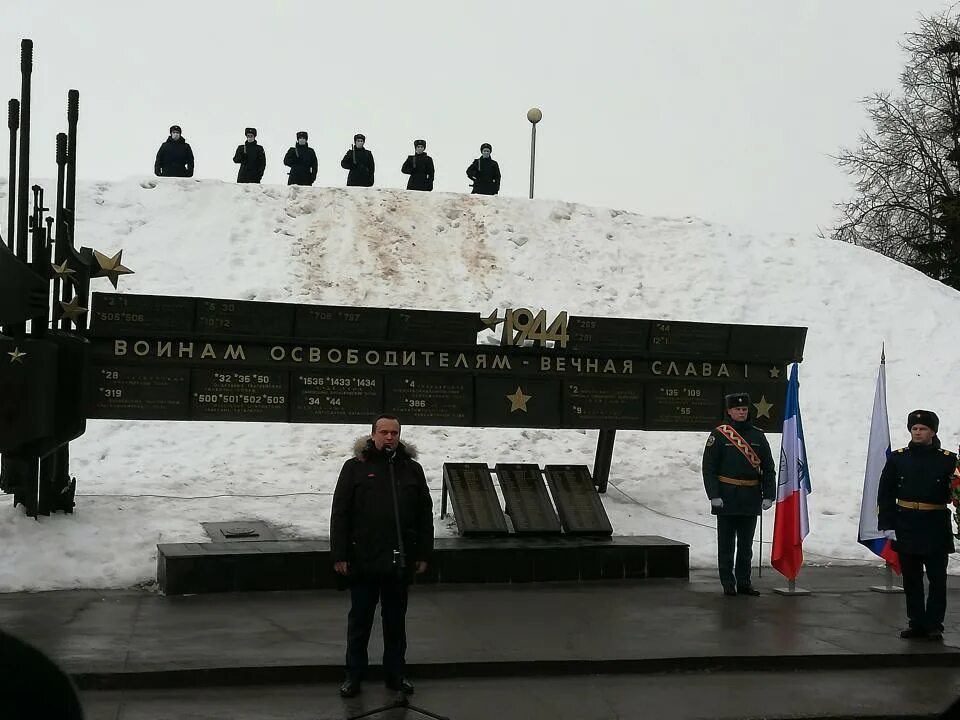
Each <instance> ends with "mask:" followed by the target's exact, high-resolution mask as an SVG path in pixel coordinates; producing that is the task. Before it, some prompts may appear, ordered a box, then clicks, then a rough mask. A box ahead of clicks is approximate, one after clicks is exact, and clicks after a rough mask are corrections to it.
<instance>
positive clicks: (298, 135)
mask: <svg viewBox="0 0 960 720" xmlns="http://www.w3.org/2000/svg"><path fill="white" fill-rule="evenodd" d="M308 137H309V136H308V135H307V131H306V130H301V131H300V132H298V133H297V140H299V139H300V138H303V139H304V140H306V139H307V138H308Z"/></svg>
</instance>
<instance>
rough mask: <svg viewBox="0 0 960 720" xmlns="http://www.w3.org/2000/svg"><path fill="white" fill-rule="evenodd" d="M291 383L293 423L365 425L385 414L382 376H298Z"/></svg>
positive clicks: (319, 374)
mask: <svg viewBox="0 0 960 720" xmlns="http://www.w3.org/2000/svg"><path fill="white" fill-rule="evenodd" d="M290 383H291V386H290V395H291V406H290V419H291V420H292V421H293V422H337V423H350V422H360V421H364V422H365V421H369V420H370V419H371V418H373V417H376V416H377V415H378V414H380V413H381V412H383V376H382V375H373V374H369V373H346V372H344V373H339V372H330V373H306V372H295V373H292V374H291V378H290Z"/></svg>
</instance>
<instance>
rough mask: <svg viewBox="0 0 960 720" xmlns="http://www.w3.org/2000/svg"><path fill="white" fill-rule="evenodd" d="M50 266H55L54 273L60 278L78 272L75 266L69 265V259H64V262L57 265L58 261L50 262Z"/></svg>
mask: <svg viewBox="0 0 960 720" xmlns="http://www.w3.org/2000/svg"><path fill="white" fill-rule="evenodd" d="M50 266H51V267H52V268H53V274H54V275H56V276H57V277H59V278H66V277H67V275H73V274H74V273H76V270H74V269H73V268H68V267H67V261H66V260H64V261H63V262H62V263H60V264H59V265H57V264H56V263H50Z"/></svg>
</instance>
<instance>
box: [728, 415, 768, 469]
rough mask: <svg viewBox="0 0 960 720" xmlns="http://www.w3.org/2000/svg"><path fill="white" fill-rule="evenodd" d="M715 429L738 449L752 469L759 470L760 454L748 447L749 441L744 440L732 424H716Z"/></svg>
mask: <svg viewBox="0 0 960 720" xmlns="http://www.w3.org/2000/svg"><path fill="white" fill-rule="evenodd" d="M717 430H718V431H719V432H720V434H721V435H723V436H724V437H725V438H726V439H727V440H729V441H730V442H731V443H733V446H734V447H735V448H736V449H737V450H739V451H740V454H741V455H743V456H744V457H745V458H746V459H747V462H748V463H750V465H751V466H752V467H753V469H754V470H756V471H757V472H760V465H761V461H760V456H759V455H757V451H756V450H754V449H753V448H752V447H750V443H748V442H747V441H746V440H744V439H743V437H742V436H741V435H740V433H738V432H737V431H736V430H735V429H734V428H733V426H731V425H726V424H724V425H718V426H717Z"/></svg>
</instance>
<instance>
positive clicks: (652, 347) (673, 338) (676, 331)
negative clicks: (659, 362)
mask: <svg viewBox="0 0 960 720" xmlns="http://www.w3.org/2000/svg"><path fill="white" fill-rule="evenodd" d="M651 325H652V326H651V328H650V344H649V346H648V350H649V351H650V352H652V353H656V354H660V355H677V354H684V355H713V356H715V357H724V356H726V355H727V349H728V347H729V346H730V326H729V325H719V324H716V323H691V322H672V321H670V322H653V323H652V324H651Z"/></svg>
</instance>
